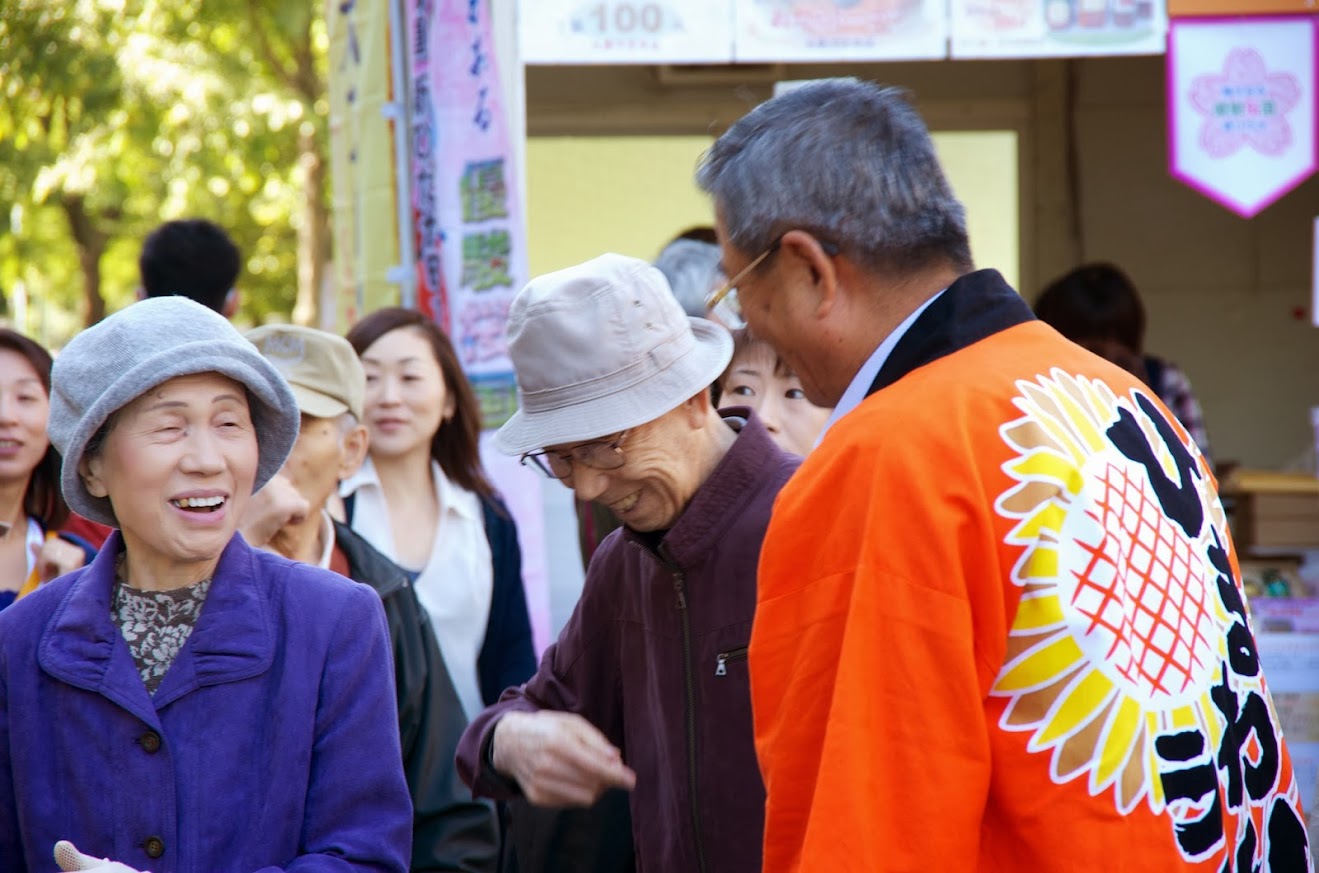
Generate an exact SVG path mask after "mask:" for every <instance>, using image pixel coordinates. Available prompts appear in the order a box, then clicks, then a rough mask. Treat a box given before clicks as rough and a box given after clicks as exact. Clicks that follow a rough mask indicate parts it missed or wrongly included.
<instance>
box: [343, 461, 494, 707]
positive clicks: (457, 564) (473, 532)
mask: <svg viewBox="0 0 1319 873" xmlns="http://www.w3.org/2000/svg"><path fill="white" fill-rule="evenodd" d="M431 476H432V478H433V479H434V480H435V499H436V502H437V503H438V504H439V507H440V514H439V521H438V523H437V525H436V528H435V530H433V531H421V530H418V531H416V532H415V534H413V535H415V536H428V537H431V538H432V540H433V543H432V545H431V550H430V558H429V559H428V560H427V561H426V566H425V567H422V568H421V571H420V575H418V576H417V581H416V584H415V588H416V591H417V598H418V599H419V600H420V601H421V605H422V606H424V607H425V608H426V611H427V612H428V613H429V614H430V617H431V622H432V623H433V624H434V625H435V635H436V636H437V637H438V638H439V642H440V652H441V653H442V654H443V655H444V663H445V665H446V666H447V667H448V668H449V676H450V678H452V679H453V684H454V688H455V689H456V690H457V691H458V699H459V700H460V701H462V705H463V712H464V713H466V715H467V719H468V720H469V721H470V720H471V719H472V718H474V717H475V716H476V715H477V713H479V712H480V711H481V710H482V709H484V708H485V704H484V703H483V702H482V700H481V684H480V681H479V679H478V678H477V672H476V659H477V657H478V656H479V655H480V654H481V645H482V643H484V642H485V629H486V624H487V623H488V622H489V621H490V600H491V593H492V591H493V588H494V564H493V561H492V559H491V555H490V541H489V540H488V539H486V534H485V519H484V516H483V514H482V511H481V498H480V497H478V496H477V495H476V494H475V493H473V492H471V491H468V490H467V489H466V488H462V487H460V486H458V485H455V484H454V483H453V482H450V481H449V479H448V477H447V476H445V475H444V472H443V471H442V470H441V469H440V465H439V464H438V463H436V462H435V461H431ZM339 493H340V495H342V496H344V497H347V496H348V495H349V494H356V495H357V496H356V497H355V498H354V505H353V520H352V525H351V527H352V528H353V530H354V531H356V532H357V533H359V534H361V536H362V538H363V539H365V540H366V541H367V542H369V543H370V544H371V545H373V546H375V547H376V549H377V550H379V551H380V552H381V553H382V554H384V555H385V557H387V558H389V559H390V560H392V561H395V562H397V561H398V557H397V555H398V550H397V549H396V548H395V546H394V534H393V531H392V530H390V526H389V510H388V508H387V507H386V505H385V495H384V491H383V490H382V489H381V487H380V479H379V477H378V476H377V475H376V469H375V465H374V464H372V463H371V459H370V458H367V460H366V462H365V463H364V464H362V468H361V469H360V470H358V471H357V474H356V475H355V476H353V477H351V478H349V479H346V480H344V482H343V483H342V484H341V485H340V488H339ZM405 569H407V570H410V571H412V572H416V571H417V568H416V567H406V568H405Z"/></svg>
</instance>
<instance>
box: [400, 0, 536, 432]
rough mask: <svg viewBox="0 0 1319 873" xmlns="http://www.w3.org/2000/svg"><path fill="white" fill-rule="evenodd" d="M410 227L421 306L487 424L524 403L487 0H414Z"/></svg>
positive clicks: (508, 192) (509, 173)
mask: <svg viewBox="0 0 1319 873" xmlns="http://www.w3.org/2000/svg"><path fill="white" fill-rule="evenodd" d="M406 8H407V11H408V21H407V32H408V37H409V38H408V40H407V44H408V63H407V68H408V71H409V76H410V79H411V82H410V85H411V87H410V88H409V92H410V94H411V100H412V105H411V106H410V107H409V109H410V112H409V116H410V124H411V130H412V140H411V142H412V154H411V156H410V160H409V164H410V167H409V170H410V173H411V180H412V185H411V189H412V206H413V227H414V231H413V233H414V235H415V238H416V239H415V242H416V251H415V254H416V260H417V301H418V306H419V308H420V309H421V310H422V311H423V312H425V313H427V314H428V315H430V316H431V317H432V318H434V319H435V320H436V322H437V323H438V324H439V325H440V326H441V327H443V328H445V329H446V330H447V331H448V332H449V336H450V337H451V338H452V339H453V343H454V346H455V347H457V349H458V355H459V358H460V359H461V360H462V365H463V369H464V370H466V371H467V374H468V377H469V378H470V379H471V380H472V385H473V387H475V388H476V393H477V397H478V399H479V400H480V401H481V411H482V414H483V416H484V419H485V426H486V427H487V428H490V427H498V426H499V425H500V424H502V423H503V422H504V421H506V420H507V419H508V417H509V416H510V415H512V414H513V410H514V409H515V408H516V406H515V404H516V402H517V395H516V387H515V384H514V380H513V366H512V364H511V363H510V362H509V360H508V351H507V349H506V348H505V346H504V324H505V321H506V320H507V315H508V307H509V305H510V304H511V303H512V302H513V297H514V295H516V294H517V292H518V290H519V289H521V288H522V286H523V285H525V284H526V281H527V266H526V264H527V250H526V232H525V230H524V224H523V220H522V204H521V202H520V200H519V195H518V191H519V185H518V179H517V176H516V174H517V172H518V171H519V168H518V166H517V161H516V158H515V156H514V150H513V146H512V143H511V142H510V140H509V133H508V123H507V118H506V110H505V107H504V91H503V89H502V88H501V86H500V81H499V79H500V75H501V73H502V74H506V75H507V74H511V75H518V74H519V69H518V67H517V66H516V65H514V66H511V67H510V68H508V69H501V64H500V58H499V57H498V56H497V54H496V51H495V43H494V39H493V36H492V33H491V24H490V6H489V0H409V2H408V4H407V7H406Z"/></svg>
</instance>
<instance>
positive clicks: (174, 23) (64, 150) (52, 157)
mask: <svg viewBox="0 0 1319 873" xmlns="http://www.w3.org/2000/svg"><path fill="white" fill-rule="evenodd" d="M324 59H325V35H324V22H323V19H322V6H321V4H320V3H319V2H316V0H308V2H305V3H288V2H280V0H205V2H203V3H201V4H197V3H195V2H193V0H151V2H144V0H124V2H114V0H77V2H72V3H69V2H58V3H57V2H51V0H0V94H3V100H0V297H9V298H11V307H10V308H11V310H12V308H13V307H12V297H13V291H14V289H15V288H16V286H17V284H18V283H19V282H22V283H23V285H24V286H26V289H27V293H28V297H29V300H30V304H29V309H30V317H29V326H33V325H35V329H34V331H33V332H34V333H38V334H39V335H41V336H42V337H43V338H44V339H46V340H47V341H48V342H55V343H58V342H59V341H60V340H62V339H63V338H66V337H67V336H68V334H70V333H71V332H72V331H73V330H75V329H76V328H77V327H78V325H79V323H81V322H83V321H86V322H92V321H95V320H97V319H98V318H100V317H102V316H103V315H104V313H105V311H107V310H110V311H112V310H113V309H115V308H118V307H120V306H123V305H125V304H127V303H128V302H129V301H131V300H132V298H133V294H134V292H135V289H136V286H137V268H136V258H137V253H138V251H139V249H140V247H141V242H142V239H143V238H144V237H145V236H146V234H147V233H149V232H150V230H151V228H153V227H155V226H156V225H157V224H159V223H160V222H161V221H164V220H167V219H171V218H179V217H191V216H199V217H205V218H209V219H211V220H213V221H215V222H217V223H218V224H220V225H221V226H223V227H225V228H226V229H227V230H228V231H229V233H230V234H231V235H232V236H233V237H234V240H235V241H236V242H237V243H238V246H239V248H240V249H241V250H242V252H243V254H244V256H245V267H246V268H245V270H244V272H243V274H242V275H241V276H240V278H239V284H240V287H241V289H242V291H243V300H244V310H243V316H244V318H245V320H250V321H262V320H265V319H266V318H268V317H271V316H274V317H281V318H288V317H290V316H291V315H292V314H293V310H294V305H295V301H296V302H300V303H301V305H300V307H299V311H298V313H297V315H298V319H299V320H301V321H311V320H313V319H314V317H315V296H314V294H312V293H311V290H312V289H314V288H315V287H318V285H319V282H320V277H321V275H323V271H324V269H325V267H324V264H325V261H326V260H327V259H328V245H329V242H328V241H329V231H328V222H329V218H328V206H327V204H328V197H327V193H326V190H325V189H326V187H327V178H326V172H325V171H324V169H323V168H324V167H325V166H326V161H325V160H323V157H322V156H323V155H325V154H326V132H325V116H326V112H327V105H326V100H325V97H324V82H325V75H324V72H325V71H324V66H325V60H324ZM15 207H17V208H15ZM20 216H21V218H22V220H21V222H20V223H18V224H17V225H16V224H15V223H14V219H15V218H18V217H20ZM300 279H301V285H302V288H303V293H302V297H301V299H299V293H298V292H299V287H300ZM11 315H12V312H11ZM43 316H44V317H43Z"/></svg>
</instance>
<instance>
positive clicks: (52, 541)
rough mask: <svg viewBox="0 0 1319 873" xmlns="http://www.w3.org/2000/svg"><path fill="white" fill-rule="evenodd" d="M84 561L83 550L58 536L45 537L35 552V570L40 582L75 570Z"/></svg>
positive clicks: (43, 582)
mask: <svg viewBox="0 0 1319 873" xmlns="http://www.w3.org/2000/svg"><path fill="white" fill-rule="evenodd" d="M84 563H86V555H85V554H84V553H83V550H82V549H80V548H78V547H77V546H75V545H74V544H73V543H71V542H69V541H68V540H62V539H60V538H59V537H47V539H46V541H45V542H44V543H42V544H41V551H40V552H39V553H38V554H37V571H38V573H39V574H40V576H41V582H42V584H45V583H46V582H49V581H50V580H51V579H55V578H58V577H60V576H63V575H64V574H65V573H68V572H71V571H73V570H76V569H78V568H79V567H81V566H82V565H83V564H84Z"/></svg>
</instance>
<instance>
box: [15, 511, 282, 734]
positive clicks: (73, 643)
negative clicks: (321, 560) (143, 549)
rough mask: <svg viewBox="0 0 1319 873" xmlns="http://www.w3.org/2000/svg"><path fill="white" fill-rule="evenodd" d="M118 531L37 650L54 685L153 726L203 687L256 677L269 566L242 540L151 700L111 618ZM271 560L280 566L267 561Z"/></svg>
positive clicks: (269, 641)
mask: <svg viewBox="0 0 1319 873" xmlns="http://www.w3.org/2000/svg"><path fill="white" fill-rule="evenodd" d="M123 548H124V542H123V538H122V536H121V535H120V533H119V532H118V531H115V532H114V533H113V534H112V535H111V536H110V538H109V539H108V540H106V542H105V545H104V546H103V547H102V549H101V551H100V553H99V554H98V555H97V556H96V559H95V560H94V561H92V563H91V564H90V565H88V567H87V569H86V570H85V571H84V572H83V573H82V574H81V575H80V576H79V577H78V578H77V579H76V580H74V582H73V584H72V585H70V586H69V590H68V592H67V593H66V594H65V595H64V599H63V601H61V603H60V604H59V606H57V607H56V609H55V613H54V614H53V615H52V616H51V620H50V623H49V624H48V625H47V627H46V630H45V632H44V633H43V634H42V636H41V642H40V643H39V644H38V653H37V658H38V661H39V663H40V664H41V668H42V669H43V670H45V671H46V672H47V673H49V674H50V675H51V676H54V677H55V678H56V679H59V680H61V681H64V682H67V683H69V684H70V685H74V686H76V687H78V688H84V689H86V690H88V691H93V692H96V693H98V694H101V695H104V696H105V697H107V698H109V699H110V700H113V701H115V702H116V703H118V704H119V705H120V706H122V707H124V708H125V709H127V710H129V711H130V712H132V713H134V714H135V715H137V716H138V717H139V718H142V719H143V720H144V721H147V722H149V723H151V724H156V723H157V718H156V710H157V709H159V708H161V707H164V706H165V705H166V704H168V703H169V702H170V701H172V700H175V699H177V698H179V697H181V696H183V695H184V694H187V693H188V692H190V691H193V690H195V689H197V688H199V687H201V686H204V685H217V684H220V683H222V682H234V681H237V680H240V679H247V678H249V677H251V676H256V675H258V674H260V673H262V672H264V671H265V670H266V669H267V668H269V666H270V664H271V662H272V661H273V660H274V650H275V643H274V632H273V630H272V629H271V622H270V618H269V609H270V607H269V604H268V603H267V602H266V595H265V592H264V588H265V587H266V586H269V585H270V584H271V582H272V580H271V578H270V568H268V567H261V566H258V564H259V563H261V562H262V561H260V560H259V559H258V553H256V552H255V551H254V550H253V549H252V548H251V547H250V546H248V545H247V543H245V542H243V538H242V537H241V536H238V535H237V534H235V535H234V538H233V539H232V540H230V541H229V544H228V545H227V546H225V548H224V551H223V552H222V553H221V555H220V561H219V563H218V564H217V565H216V568H215V576H214V577H212V581H211V588H210V591H209V593H208V594H207V596H206V604H205V606H203V607H202V611H201V615H199V616H198V617H197V624H196V626H195V627H194V628H193V630H192V633H191V634H190V635H189V637H188V641H187V642H186V643H185V644H184V646H183V648H182V649H180V650H179V653H178V655H177V657H176V658H175V659H174V663H173V664H172V665H170V668H169V672H168V673H166V674H165V678H164V680H163V681H162V682H161V684H160V687H159V688H158V689H156V693H155V696H154V698H153V697H152V696H150V695H148V694H147V690H146V686H145V685H144V684H143V683H142V680H141V678H140V677H139V675H138V672H137V667H136V665H135V664H134V663H133V656H132V654H131V653H130V652H129V650H128V644H127V643H126V642H124V639H123V636H122V634H121V633H120V631H119V627H118V626H117V625H116V624H115V622H114V620H113V619H112V618H111V612H110V597H111V592H112V590H113V588H114V581H115V561H116V559H117V558H118V557H119V553H120V552H122V551H123ZM269 558H270V560H280V559H277V558H275V556H273V555H271V556H269Z"/></svg>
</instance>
